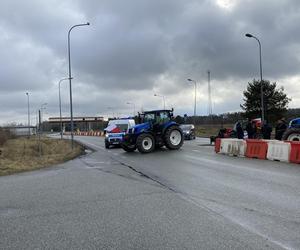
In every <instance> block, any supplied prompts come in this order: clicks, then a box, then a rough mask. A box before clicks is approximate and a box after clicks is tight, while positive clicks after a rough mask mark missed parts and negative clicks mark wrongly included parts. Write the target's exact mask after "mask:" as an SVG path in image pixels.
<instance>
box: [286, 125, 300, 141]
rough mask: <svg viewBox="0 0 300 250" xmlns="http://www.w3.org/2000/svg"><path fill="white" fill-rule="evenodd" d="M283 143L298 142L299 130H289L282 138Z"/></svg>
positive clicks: (299, 138)
mask: <svg viewBox="0 0 300 250" xmlns="http://www.w3.org/2000/svg"><path fill="white" fill-rule="evenodd" d="M282 140H284V141H300V128H290V129H288V130H286V131H285V132H284V134H283V136H282Z"/></svg>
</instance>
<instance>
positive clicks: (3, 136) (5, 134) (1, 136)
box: [0, 128, 12, 146]
mask: <svg viewBox="0 0 300 250" xmlns="http://www.w3.org/2000/svg"><path fill="white" fill-rule="evenodd" d="M10 138H12V134H11V132H10V131H9V130H7V129H3V128H0V146H3V144H4V143H5V142H6V141H7V140H8V139H10Z"/></svg>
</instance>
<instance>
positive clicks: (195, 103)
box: [187, 78, 197, 119]
mask: <svg viewBox="0 0 300 250" xmlns="http://www.w3.org/2000/svg"><path fill="white" fill-rule="evenodd" d="M187 80H188V81H190V82H193V83H194V85H195V101H194V117H195V118H194V119H196V107H197V82H196V81H195V80H193V79H190V78H189V79H187Z"/></svg>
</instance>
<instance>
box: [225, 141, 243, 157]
mask: <svg viewBox="0 0 300 250" xmlns="http://www.w3.org/2000/svg"><path fill="white" fill-rule="evenodd" d="M246 147H247V144H246V141H244V140H243V139H235V138H226V139H222V140H221V146H220V153H223V154H226V155H230V156H241V157H244V156H245V152H246Z"/></svg>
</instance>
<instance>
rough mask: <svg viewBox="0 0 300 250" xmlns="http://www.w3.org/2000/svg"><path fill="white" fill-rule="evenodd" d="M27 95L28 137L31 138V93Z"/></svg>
mask: <svg viewBox="0 0 300 250" xmlns="http://www.w3.org/2000/svg"><path fill="white" fill-rule="evenodd" d="M26 95H27V115H28V139H29V138H30V107H29V93H28V92H26Z"/></svg>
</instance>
